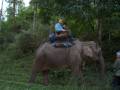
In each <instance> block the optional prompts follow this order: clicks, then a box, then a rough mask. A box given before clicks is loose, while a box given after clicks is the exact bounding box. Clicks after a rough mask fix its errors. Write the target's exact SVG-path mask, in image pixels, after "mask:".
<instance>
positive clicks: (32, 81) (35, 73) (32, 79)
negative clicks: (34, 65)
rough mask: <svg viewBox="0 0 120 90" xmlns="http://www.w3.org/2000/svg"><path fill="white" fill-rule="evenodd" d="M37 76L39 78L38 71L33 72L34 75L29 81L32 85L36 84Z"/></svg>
mask: <svg viewBox="0 0 120 90" xmlns="http://www.w3.org/2000/svg"><path fill="white" fill-rule="evenodd" d="M36 76H37V71H36V70H32V74H31V77H30V80H29V83H30V84H32V83H34V82H35V79H36Z"/></svg>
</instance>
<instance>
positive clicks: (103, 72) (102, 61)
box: [99, 58, 105, 77]
mask: <svg viewBox="0 0 120 90" xmlns="http://www.w3.org/2000/svg"><path fill="white" fill-rule="evenodd" d="M99 63H100V69H101V76H102V77H104V76H105V64H104V60H103V58H102V59H101V60H100V61H99Z"/></svg>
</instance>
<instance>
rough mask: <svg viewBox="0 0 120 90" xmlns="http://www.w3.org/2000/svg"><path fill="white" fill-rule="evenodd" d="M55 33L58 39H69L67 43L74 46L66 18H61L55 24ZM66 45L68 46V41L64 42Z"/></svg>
mask: <svg viewBox="0 0 120 90" xmlns="http://www.w3.org/2000/svg"><path fill="white" fill-rule="evenodd" d="M55 35H56V40H57V41H67V44H68V45H69V46H72V44H73V38H72V35H71V33H70V30H69V29H68V27H67V25H66V24H65V19H64V18H59V19H58V22H57V23H56V24H55ZM64 45H65V46H67V45H66V43H64Z"/></svg>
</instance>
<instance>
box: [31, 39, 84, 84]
mask: <svg viewBox="0 0 120 90" xmlns="http://www.w3.org/2000/svg"><path fill="white" fill-rule="evenodd" d="M80 49H81V48H80V45H79V40H76V41H75V45H74V46H72V47H70V48H55V47H53V46H52V45H51V44H50V43H45V44H43V45H42V46H40V47H39V48H38V50H37V53H36V58H35V60H34V64H33V68H32V75H31V78H30V80H29V83H33V82H34V81H35V78H36V75H37V73H38V72H42V73H43V79H44V80H43V83H44V84H45V85H48V71H49V69H51V68H58V69H59V68H70V69H71V71H72V74H73V75H72V76H73V78H80V77H81V78H82V73H81V69H80V67H81V56H80V53H81V50H80Z"/></svg>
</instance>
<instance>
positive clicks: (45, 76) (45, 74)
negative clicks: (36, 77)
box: [42, 70, 49, 86]
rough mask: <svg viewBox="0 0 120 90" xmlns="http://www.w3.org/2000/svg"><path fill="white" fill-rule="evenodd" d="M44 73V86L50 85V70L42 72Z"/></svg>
mask: <svg viewBox="0 0 120 90" xmlns="http://www.w3.org/2000/svg"><path fill="white" fill-rule="evenodd" d="M42 73H43V84H44V85H46V86H47V85H48V81H49V80H48V70H46V71H42Z"/></svg>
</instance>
